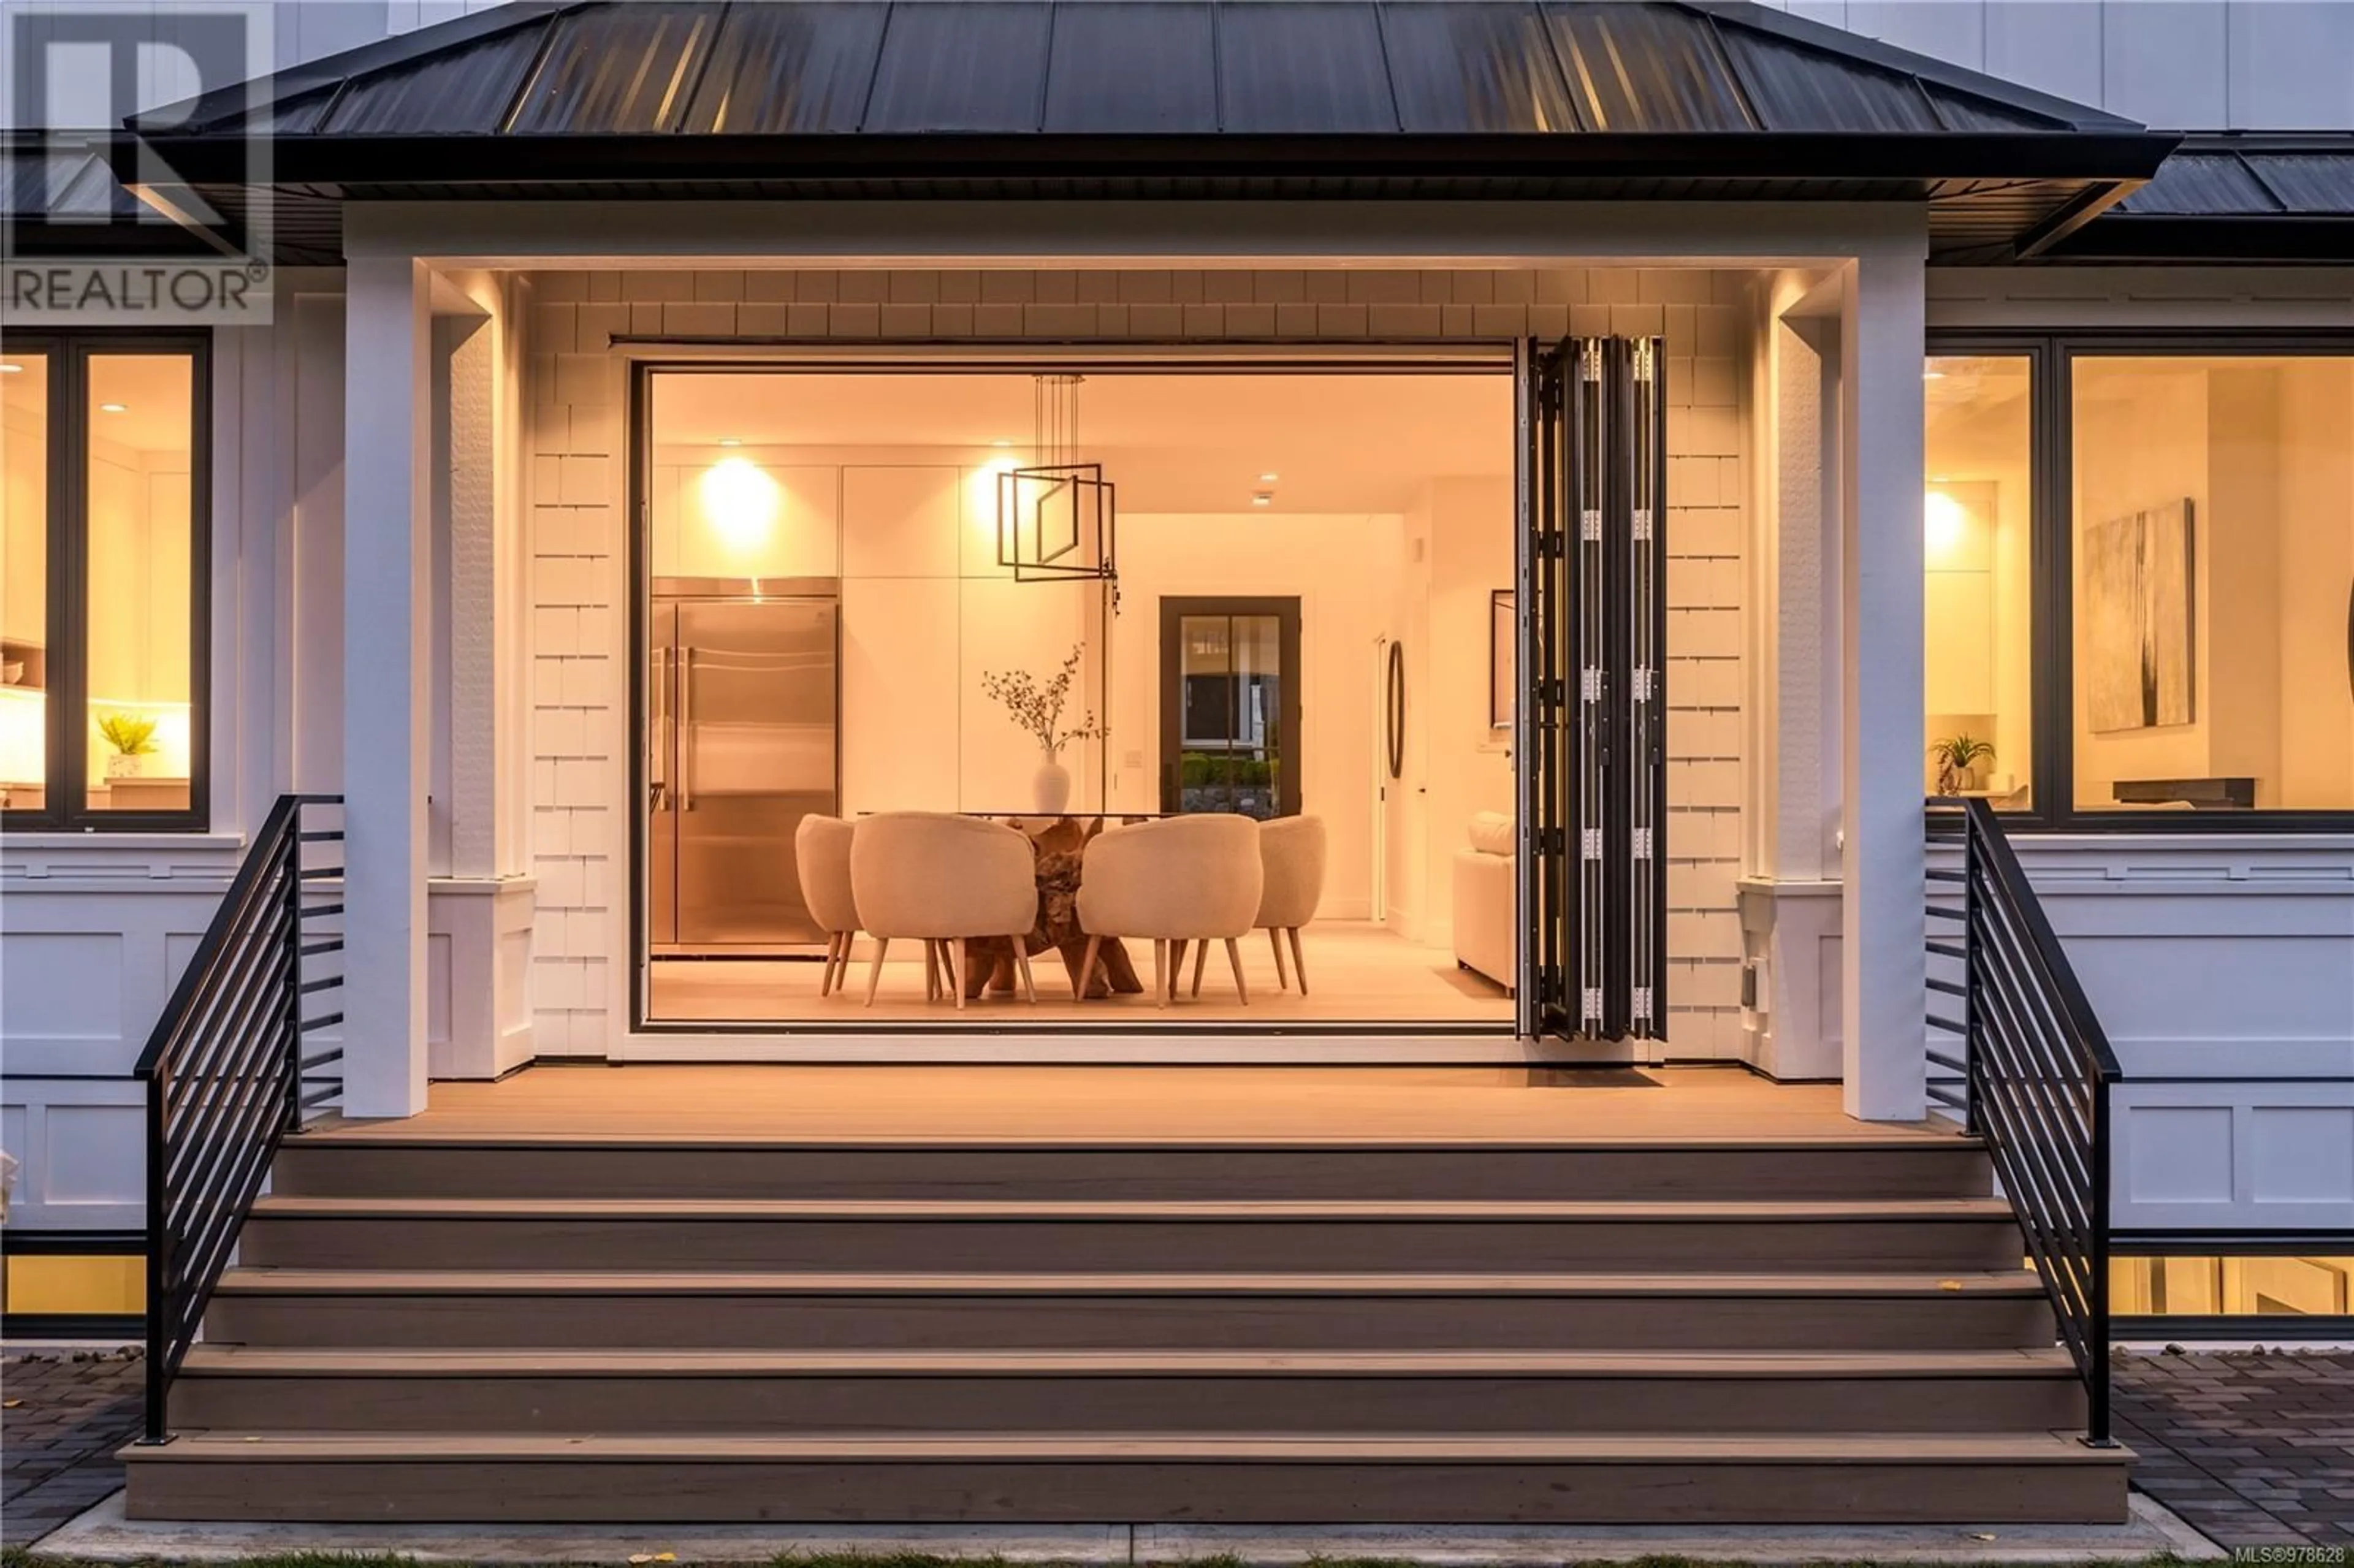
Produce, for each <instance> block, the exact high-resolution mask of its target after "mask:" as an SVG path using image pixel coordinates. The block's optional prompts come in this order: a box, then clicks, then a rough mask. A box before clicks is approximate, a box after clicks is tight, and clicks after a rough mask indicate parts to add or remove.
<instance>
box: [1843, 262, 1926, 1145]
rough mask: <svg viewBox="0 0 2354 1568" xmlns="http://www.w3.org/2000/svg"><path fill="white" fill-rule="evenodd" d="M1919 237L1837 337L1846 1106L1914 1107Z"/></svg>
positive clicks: (1921, 875) (1866, 272) (1921, 1069)
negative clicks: (1842, 494) (1842, 450)
mask: <svg viewBox="0 0 2354 1568" xmlns="http://www.w3.org/2000/svg"><path fill="white" fill-rule="evenodd" d="M1925 249H1926V240H1925V235H1921V234H1916V235H1914V237H1913V238H1911V239H1910V240H1909V241H1908V242H1905V243H1903V244H1901V245H1898V244H1891V245H1890V246H1888V247H1887V248H1885V249H1873V250H1871V251H1868V252H1867V253H1866V254H1864V255H1863V256H1861V257H1860V258H1859V259H1858V260H1857V261H1856V262H1855V263H1854V266H1853V270H1852V271H1851V272H1850V280H1849V286H1848V292H1847V300H1846V302H1845V308H1844V311H1843V319H1842V323H1841V326H1842V331H1841V332H1840V349H1841V376H1840V380H1841V383H1842V397H1841V398H1840V405H1841V407H1840V419H1841V424H1842V427H1843V432H1844V436H1845V440H1843V442H1842V445H1843V446H1844V448H1845V450H1846V455H1847V461H1846V462H1845V463H1844V464H1842V465H1841V466H1842V469H1843V474H1842V481H1841V483H1842V488H1843V490H1844V491H1845V497H1844V500H1845V504H1843V505H1842V507H1841V514H1842V516H1841V522H1842V534H1841V541H1840V542H1841V546H1842V549H1841V553H1840V554H1841V559H1840V668H1841V672H1842V673H1841V682H1842V687H1841V700H1840V731H1841V736H1840V741H1841V745H1840V750H1841V758H1840V785H1841V788H1840V799H1841V800H1842V802H1843V812H1842V817H1843V829H1844V832H1845V835H1846V838H1845V845H1844V849H1843V853H1842V855H1841V873H1840V874H1841V880H1842V882H1843V884H1844V888H1843V906H1844V907H1843V908H1842V910H1841V925H1840V951H1841V974H1840V1001H1841V1009H1840V1011H1841V1015H1842V1017H1841V1027H1842V1041H1843V1055H1844V1062H1843V1066H1844V1069H1845V1072H1844V1077H1845V1087H1846V1105H1847V1110H1848V1113H1849V1114H1850V1115H1851V1116H1856V1117H1861V1118H1865V1119H1867V1120H1872V1121H1911V1120H1914V1119H1917V1118H1920V1117H1922V1116H1924V1115H1925V1114H1926V1113H1927V1108H1928V1100H1927V1097H1926V1094H1925V1083H1924V1080H1925V1068H1926V1063H1925V1061H1924V1060H1923V1056H1922V1052H1923V1050H1924V1047H1925V1039H1926V1033H1927V1025H1926V1022H1925V1005H1924V1004H1925V986H1924V980H1925V976H1926V972H1927V962H1928V955H1927V953H1926V951H1925V948H1923V945H1922V944H1923V942H1924V941H1925V927H1926V926H1927V923H1928V921H1927V916H1925V914H1924V913H1923V894H1924V890H1925V888H1926V886H1927V882H1926V878H1925V871H1926V860H1927V856H1926V852H1925V844H1924V842H1923V836H1922V834H1923V818H1922V798H1923V788H1924V787H1923V782H1922V771H1921V767H1922V764H1921V756H1922V730H1923V726H1924V722H1925V720H1924V711H1923V705H1924V700H1925V699H1924V696H1923V691H1922V636H1923V631H1922V624H1923V623H1922V615H1923V611H1922V576H1921V573H1922V543H1921V527H1922V512H1921V495H1922V461H1923V459H1922V435H1921V419H1922V404H1921V370H1922V356H1923V350H1924V317H1925V308H1924V302H1923V293H1922V291H1923V287H1924V280H1923V276H1922V274H1923V265H1924V255H1925Z"/></svg>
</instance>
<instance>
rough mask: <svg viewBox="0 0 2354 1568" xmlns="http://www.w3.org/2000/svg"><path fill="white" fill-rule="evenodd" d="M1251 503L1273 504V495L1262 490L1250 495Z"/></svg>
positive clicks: (1259, 504)
mask: <svg viewBox="0 0 2354 1568" xmlns="http://www.w3.org/2000/svg"><path fill="white" fill-rule="evenodd" d="M1251 504H1252V505H1253V506H1272V505H1274V504H1275V497H1274V496H1272V495H1269V494H1268V493H1267V492H1266V491H1264V490H1262V491H1259V492H1257V493H1255V494H1253V495H1252V496H1251Z"/></svg>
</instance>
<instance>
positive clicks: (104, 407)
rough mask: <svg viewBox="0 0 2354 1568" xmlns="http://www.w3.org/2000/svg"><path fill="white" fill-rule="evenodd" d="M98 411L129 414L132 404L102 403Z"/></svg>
mask: <svg viewBox="0 0 2354 1568" xmlns="http://www.w3.org/2000/svg"><path fill="white" fill-rule="evenodd" d="M98 411H99V412H100V413H101V414H128V413H129V412H131V406H130V405H129V404H127V403H101V404H100V405H99V406H98Z"/></svg>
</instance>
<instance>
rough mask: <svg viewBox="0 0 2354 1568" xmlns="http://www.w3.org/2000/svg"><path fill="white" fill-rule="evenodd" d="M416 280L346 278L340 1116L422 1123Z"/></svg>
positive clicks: (426, 624) (359, 270)
mask: <svg viewBox="0 0 2354 1568" xmlns="http://www.w3.org/2000/svg"><path fill="white" fill-rule="evenodd" d="M425 283H426V279H425V271H424V268H423V267H422V265H421V264H420V263H419V262H418V261H417V260H415V259H414V258H413V257H406V256H394V257H365V258H360V257H355V258H354V259H353V260H352V262H351V264H350V267H349V270H347V271H346V273H345V289H346V295H345V301H346V302H345V328H344V333H345V337H344V341H345V398H344V407H345V415H346V418H345V446H344V802H345V809H344V832H345V840H344V864H345V872H344V928H345V946H344V1064H343V1065H344V1106H345V1112H346V1114H348V1115H352V1116H363V1117H389V1116H409V1115H413V1114H415V1113H416V1112H418V1111H419V1110H422V1109H424V1108H425V1026H426V1012H425V954H426V941H425V934H426V923H425V874H426V860H425V853H426V821H425V808H426V800H425V797H426V788H427V777H428V769H429V762H430V758H431V749H430V740H429V726H428V721H429V717H430V715H431V693H430V690H429V685H430V681H431V675H432V665H431V662H430V646H429V630H430V614H431V589H430V580H429V575H428V574H429V564H430V548H429V546H430V534H429V527H430V517H429V503H430V494H429V489H428V486H427V482H426V478H427V476H426V440H427V435H428V430H429V426H428V422H427V419H428V398H429V392H430V381H429V366H428V361H427V349H428V346H429V317H428V314H427V301H426V289H425Z"/></svg>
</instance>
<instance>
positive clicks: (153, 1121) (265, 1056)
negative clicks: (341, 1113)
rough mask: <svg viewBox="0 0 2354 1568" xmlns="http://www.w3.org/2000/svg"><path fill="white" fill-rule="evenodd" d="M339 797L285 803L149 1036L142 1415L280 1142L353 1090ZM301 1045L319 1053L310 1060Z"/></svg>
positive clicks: (151, 1412)
mask: <svg viewBox="0 0 2354 1568" xmlns="http://www.w3.org/2000/svg"><path fill="white" fill-rule="evenodd" d="M341 806H342V797H341V796H333V795H281V797H279V800H278V803H277V804H276V805H275V806H273V807H271V808H270V815H269V818H268V819H267V820H266V821H263V823H262V824H261V829H260V832H257V833H256V834H255V835H254V839H253V843H252V845H251V846H250V847H249V849H248V850H247V851H246V853H245V859H244V861H243V863H241V864H239V867H238V869H237V875H236V878H235V879H234V880H233V881H231V882H230V884H229V887H228V894H227V895H226V896H224V897H223V898H222V900H221V906H220V909H219V911H218V912H217V914H215V915H214V916H213V922H212V925H211V926H210V927H207V929H206V931H205V935H204V939H203V941H201V942H200V943H198V944H197V947H196V954H195V956H194V957H193V958H191V959H189V960H188V967H187V969H186V972H185V973H183V974H182V975H181V977H180V983H179V985H178V987H177V988H176V989H175V990H174V991H173V992H172V1000H171V1001H169V1002H168V1003H166V1004H165V1006H164V1015H163V1017H162V1018H161V1019H159V1020H157V1022H156V1024H155V1032H154V1034H152V1035H150V1036H149V1037H148V1041H147V1049H146V1050H145V1051H144V1052H143V1054H141V1055H140V1058H139V1065H138V1068H137V1069H136V1072H137V1075H138V1077H139V1078H141V1079H142V1080H143V1082H144V1083H145V1084H146V1086H147V1413H146V1425H145V1428H144V1431H143V1436H142V1441H143V1442H148V1443H160V1442H163V1441H164V1440H165V1438H166V1437H167V1436H169V1427H168V1425H167V1424H166V1421H165V1414H164V1401H165V1397H166V1396H167V1395H168V1393H170V1391H171V1386H172V1379H173V1377H174V1376H175V1374H177V1373H178V1372H179V1370H180V1363H181V1362H182V1361H185V1360H186V1357H187V1353H188V1347H189V1346H190V1345H191V1344H192V1343H193V1342H194V1341H195V1340H196V1330H197V1327H198V1325H200V1324H201V1323H202V1322H203V1321H204V1315H205V1306H206V1303H207V1302H208V1301H209V1300H210V1299H211V1298H212V1293H213V1287H214V1286H216V1285H217V1284H218V1283H219V1282H220V1277H221V1271H222V1270H223V1269H224V1268H226V1267H228V1260H229V1255H230V1254H231V1253H232V1252H233V1251H235V1249H236V1246H237V1237H238V1232H239V1230H240V1229H241V1228H242V1227H243V1226H244V1224H245V1216H246V1214H247V1213H248V1212H249V1211H250V1210H251V1209H252V1207H253V1200H254V1198H255V1196H256V1195H257V1194H258V1193H259V1192H260V1191H261V1183H262V1181H263V1178H264V1177H265V1176H267V1175H268V1173H269V1171H270V1156H271V1154H272V1153H273V1152H274V1151H275V1150H276V1149H277V1147H278V1140H279V1139H280V1138H281V1136H282V1135H284V1134H286V1133H288V1132H291V1131H293V1130H294V1129H296V1128H300V1127H301V1126H302V1123H303V1122H304V1121H306V1120H308V1119H309V1118H311V1117H313V1115H315V1114H318V1113H319V1111H320V1108H321V1107H323V1106H325V1105H326V1104H327V1102H329V1101H330V1100H333V1099H335V1098H337V1097H339V1096H340V1095H341V1094H342V1092H343V1077H342V1074H341V1072H340V1071H339V1070H337V1064H338V1063H340V1062H341V1061H342V1059H343V1052H342V1050H341V1049H340V1048H336V1047H328V1048H323V1049H313V1044H312V1043H314V1041H315V1037H317V1036H318V1035H319V1034H320V1033H321V1032H323V1031H325V1030H330V1029H333V1028H334V1027H335V1026H336V1025H337V1024H339V1023H341V1022H343V1013H342V1012H340V1011H337V1010H336V1009H335V1007H334V996H333V994H332V993H334V992H335V991H338V990H339V989H340V988H341V986H342V985H343V973H342V970H343V965H342V963H341V961H340V959H338V958H337V957H336V955H338V954H340V953H341V952H342V951H343V946H344V944H343V938H342V937H341V936H340V935H339V934H336V933H340V931H341V930H342V921H341V919H340V916H342V914H343V903H342V898H341V895H340V894H339V893H337V892H336V891H335V889H336V888H337V887H338V886H340V881H341V878H342V876H343V864H342V860H343V856H342V853H341V845H342V842H343V837H344V833H343V828H342V826H341V816H342V812H341ZM306 1052H308V1053H309V1054H306Z"/></svg>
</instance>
